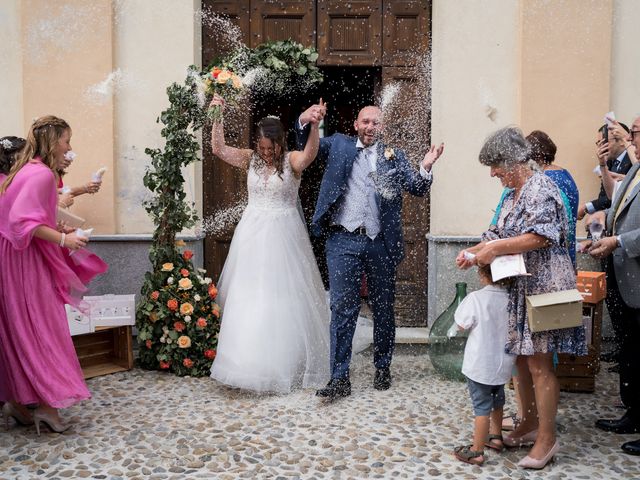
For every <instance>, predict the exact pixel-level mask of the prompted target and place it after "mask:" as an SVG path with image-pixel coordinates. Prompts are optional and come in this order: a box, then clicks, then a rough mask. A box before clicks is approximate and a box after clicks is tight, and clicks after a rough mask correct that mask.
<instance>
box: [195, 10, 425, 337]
mask: <svg viewBox="0 0 640 480" xmlns="http://www.w3.org/2000/svg"><path fill="white" fill-rule="evenodd" d="M202 6H203V24H202V52H203V58H202V63H203V65H205V66H206V65H210V64H211V63H212V61H214V59H216V58H218V57H220V56H223V55H224V54H225V53H227V52H226V49H228V48H229V45H230V44H231V43H230V42H229V38H228V37H229V31H228V30H229V29H228V28H224V27H222V28H221V22H219V21H211V17H210V16H211V15H212V14H216V15H222V18H224V19H226V20H228V21H230V22H231V23H232V24H233V25H234V26H235V27H237V29H238V31H237V32H236V33H239V35H240V40H241V41H242V42H243V43H244V44H246V45H248V46H250V47H255V46H257V45H259V44H261V43H264V42H267V41H275V40H286V39H289V38H290V39H293V40H295V41H298V42H300V43H302V44H304V45H306V46H313V47H314V48H316V49H317V50H318V53H319V58H318V61H317V64H318V66H319V67H320V68H321V70H322V72H323V74H324V78H325V81H324V82H323V83H322V84H321V85H320V86H318V87H317V88H315V89H313V90H310V91H308V92H307V93H306V94H305V95H301V96H299V97H297V98H293V99H292V98H261V99H254V102H253V105H252V109H251V111H250V112H249V113H246V114H245V115H244V116H243V117H241V118H236V119H235V122H234V124H235V126H236V128H235V129H234V130H232V131H229V129H227V141H228V142H229V143H232V144H236V145H237V146H240V147H243V148H247V147H249V146H250V144H251V138H252V125H253V124H254V123H255V120H257V119H259V118H261V117H262V116H264V115H278V116H279V117H280V119H281V120H282V122H283V123H284V125H285V126H286V127H289V128H291V127H293V125H294V121H295V119H296V118H297V117H298V115H299V114H300V113H301V112H302V111H303V110H304V109H305V108H306V107H307V106H308V105H310V104H312V103H315V102H317V99H318V98H319V97H322V98H323V99H324V100H325V101H326V102H328V104H329V113H328V115H327V119H326V122H325V129H324V134H325V135H331V134H333V133H336V132H341V133H346V134H350V135H351V134H353V133H354V131H353V120H354V119H355V118H356V116H357V113H358V111H359V110H360V108H361V107H362V106H365V105H369V104H373V103H375V100H376V98H378V95H379V94H380V92H381V90H382V88H383V87H384V86H385V85H386V84H387V83H389V82H393V81H400V82H413V81H415V78H416V72H415V69H416V65H415V61H416V56H415V52H416V50H418V49H422V50H423V51H426V50H427V49H428V47H429V38H430V35H429V33H430V26H431V22H430V15H431V5H430V2H428V1H416V0H353V1H349V2H346V1H339V0H237V1H227V0H202ZM423 135H424V137H425V138H424V143H425V148H426V146H427V144H428V140H429V132H428V129H426V131H425V132H423ZM204 145H205V147H204V155H203V157H204V165H203V179H204V188H203V192H204V216H205V218H214V219H218V218H222V219H225V218H228V217H229V210H230V209H231V210H233V209H234V207H235V206H236V205H238V204H241V203H242V201H243V200H244V199H245V198H246V173H245V172H244V171H241V170H238V169H235V168H233V167H230V166H229V165H226V164H224V163H223V162H221V161H220V160H219V159H217V158H215V157H214V156H213V155H212V154H211V149H210V147H209V142H208V138H207V135H206V133H205V138H204ZM290 146H291V147H293V143H292V139H290ZM322 173H323V171H322V168H321V167H320V166H319V165H312V166H311V167H310V168H309V169H308V170H307V171H305V175H304V177H303V182H302V186H301V190H300V197H301V200H302V203H303V208H304V210H305V214H306V216H307V218H310V217H311V214H312V212H313V207H314V205H315V200H316V197H317V193H318V189H319V186H320V180H321V178H322ZM213 223H216V224H219V223H220V222H217V221H216V222H213ZM223 223H224V222H223ZM234 227H235V224H233V223H232V224H229V225H226V226H225V227H224V228H220V227H218V228H215V229H214V230H213V231H212V232H211V233H209V234H208V235H207V237H206V239H205V264H206V268H207V270H208V271H209V272H210V273H211V275H212V276H213V277H214V279H217V277H218V275H219V273H220V271H221V270H222V266H223V265H224V261H225V259H226V255H227V252H228V249H229V245H230V242H231V238H232V236H233V229H234ZM428 229H429V200H428V198H426V199H425V198H415V197H411V196H409V195H407V196H406V197H405V199H404V209H403V231H404V237H405V243H406V258H405V260H404V261H403V262H402V264H401V265H400V267H399V270H398V281H397V289H396V318H397V323H398V325H412V326H418V325H425V324H426V318H427V295H426V292H427V242H426V239H425V235H426V233H427V232H428ZM323 243H324V242H323V239H319V240H314V250H315V253H316V257H317V259H318V263H319V266H320V269H321V271H322V272H323V275H324V276H325V280H326V271H325V262H324V244H323Z"/></svg>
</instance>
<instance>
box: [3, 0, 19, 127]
mask: <svg viewBox="0 0 640 480" xmlns="http://www.w3.org/2000/svg"><path fill="white" fill-rule="evenodd" d="M21 45H22V12H21V2H20V0H3V1H2V2H0V72H2V73H1V74H0V105H2V106H3V108H2V111H3V113H2V115H0V137H4V136H6V135H22V128H23V124H24V114H23V111H22V48H21Z"/></svg>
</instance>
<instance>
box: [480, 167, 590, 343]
mask: <svg viewBox="0 0 640 480" xmlns="http://www.w3.org/2000/svg"><path fill="white" fill-rule="evenodd" d="M525 233H535V234H538V235H541V236H543V237H545V238H547V239H548V240H549V241H550V245H549V246H548V247H545V248H540V249H538V250H531V251H529V252H525V253H524V254H523V256H524V262H525V265H526V267H527V272H528V273H530V274H531V275H530V276H522V277H515V280H514V282H513V283H512V285H511V287H510V289H509V307H508V309H509V334H508V336H507V344H506V346H505V351H506V352H507V353H510V354H513V355H533V354H535V353H548V352H558V353H573V354H576V355H586V354H587V346H586V342H585V332H584V327H582V326H580V327H575V328H565V329H560V330H549V331H546V332H531V331H530V330H529V322H528V318H527V305H526V299H525V297H526V295H536V294H539V293H549V292H555V291H560V290H569V289H572V288H575V287H576V277H575V271H574V269H573V265H572V263H571V259H570V258H569V254H568V250H567V241H568V219H567V214H566V211H565V208H564V204H563V201H562V197H561V195H560V192H559V190H558V187H557V186H556V184H555V183H554V182H553V180H551V179H549V178H548V177H547V176H545V175H544V174H542V173H540V172H537V173H534V174H533V175H532V176H531V177H530V178H529V179H528V180H527V181H526V183H525V184H524V186H523V187H522V190H521V192H520V198H518V199H516V198H515V193H514V191H513V190H512V191H510V192H509V193H507V195H506V196H505V198H504V203H503V206H502V209H501V211H500V216H499V218H498V222H497V225H492V226H491V228H490V229H489V230H487V231H486V232H484V233H483V235H482V237H483V240H495V239H499V238H511V237H517V236H519V235H523V234H525Z"/></svg>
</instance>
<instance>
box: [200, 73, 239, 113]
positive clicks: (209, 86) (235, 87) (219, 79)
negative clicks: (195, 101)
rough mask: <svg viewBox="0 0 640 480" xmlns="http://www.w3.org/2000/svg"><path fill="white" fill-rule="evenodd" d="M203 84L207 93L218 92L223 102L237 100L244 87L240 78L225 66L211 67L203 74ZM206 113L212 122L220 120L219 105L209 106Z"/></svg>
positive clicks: (220, 108)
mask: <svg viewBox="0 0 640 480" xmlns="http://www.w3.org/2000/svg"><path fill="white" fill-rule="evenodd" d="M203 84H204V88H205V93H206V94H207V95H209V96H213V95H214V94H218V95H220V96H221V97H222V98H224V100H225V102H231V103H234V102H236V101H237V99H238V98H239V97H240V95H241V94H242V90H243V88H244V86H243V84H242V79H241V78H240V77H239V76H238V75H237V74H235V73H234V72H233V71H232V70H231V69H229V68H226V67H213V68H212V69H211V70H210V71H209V72H207V73H205V74H204V76H203ZM207 114H208V116H209V118H211V119H212V120H213V121H214V122H221V121H222V107H220V106H219V105H214V106H212V107H210V108H209V111H208V112H207Z"/></svg>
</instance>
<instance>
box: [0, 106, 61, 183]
mask: <svg viewBox="0 0 640 480" xmlns="http://www.w3.org/2000/svg"><path fill="white" fill-rule="evenodd" d="M67 130H71V127H70V126H69V124H68V123H67V122H65V121H64V120H63V119H61V118H58V117H54V116H53V115H45V116H44V117H40V118H38V119H37V120H35V121H34V122H33V124H31V128H30V129H29V133H28V134H27V139H26V140H27V142H26V144H25V146H24V148H23V149H22V152H20V156H19V157H18V159H17V160H16V161H15V163H14V164H13V166H12V167H11V170H10V171H9V175H8V176H7V178H6V179H5V181H4V182H3V183H2V185H1V186H0V194H2V193H4V192H5V191H6V190H7V188H9V185H11V182H12V181H13V179H14V178H15V176H16V174H17V173H18V172H19V171H20V169H21V168H22V167H24V166H25V165H26V164H27V163H29V162H30V161H31V160H33V159H34V158H35V157H39V158H40V160H42V163H44V164H45V165H46V166H47V167H49V168H50V169H51V170H52V171H53V173H54V175H55V176H56V180H57V179H58V173H57V172H56V169H55V149H56V147H57V146H58V141H59V140H60V138H61V137H62V135H64V132H66V131H67Z"/></svg>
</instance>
